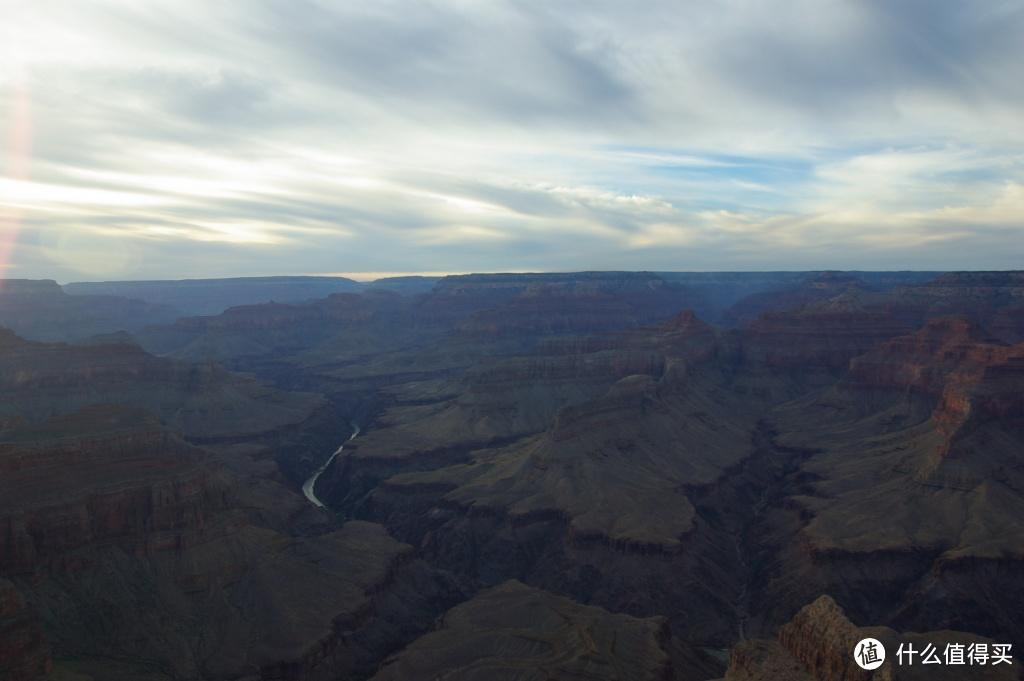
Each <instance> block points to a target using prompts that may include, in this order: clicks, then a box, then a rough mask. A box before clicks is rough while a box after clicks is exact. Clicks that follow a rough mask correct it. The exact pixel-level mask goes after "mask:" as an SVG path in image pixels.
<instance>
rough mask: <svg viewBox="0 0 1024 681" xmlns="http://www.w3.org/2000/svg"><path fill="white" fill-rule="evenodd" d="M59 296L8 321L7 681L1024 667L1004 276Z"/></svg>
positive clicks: (4, 387)
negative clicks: (979, 644) (909, 653)
mask: <svg viewBox="0 0 1024 681" xmlns="http://www.w3.org/2000/svg"><path fill="white" fill-rule="evenodd" d="M225 282H226V283H225ZM55 287H56V284H53V285H50V284H49V283H45V282H42V283H26V282H17V283H14V284H11V283H10V282H8V284H7V285H5V287H4V288H2V289H0V313H4V314H7V315H8V316H7V317H4V316H3V315H0V323H3V324H6V325H7V326H9V327H11V329H10V330H6V329H3V330H0V395H3V399H2V400H0V670H2V674H0V676H3V678H10V679H12V680H16V681H21V680H22V679H26V680H28V679H47V678H49V679H54V680H56V679H69V680H70V679H75V680H78V681H89V680H90V679H91V680H92V681H106V680H107V679H113V680H120V679H125V680H127V679H146V680H147V681H170V680H171V679H174V680H178V679H188V680H199V679H211V680H212V679H254V680H255V679H267V680H269V679H275V680H280V681H284V680H289V681H290V680H295V681H299V680H307V679H308V680H311V681H312V680H317V681H319V680H321V679H322V680H325V681H326V680H328V679H371V678H372V679H375V680H377V681H389V680H391V679H417V678H423V679H433V678H450V679H467V680H468V679H509V680H512V679H538V680H540V679H548V678H574V679H575V678H578V679H594V680H595V681H596V680H603V679H685V680H689V679H694V680H697V679H719V678H724V679H726V680H727V681H760V680H762V679H763V680H765V681H766V680H767V679H780V680H783V681H785V680H787V679H792V680H793V681H796V680H798V679H823V680H825V681H833V680H835V681H839V680H840V679H860V678H864V679H870V678H877V679H883V678H907V679H915V678H926V677H924V676H920V675H918V676H915V675H914V673H915V671H914V670H905V669H901V668H897V667H895V666H894V665H893V664H892V663H891V662H890V663H887V664H886V666H885V667H883V668H882V669H880V670H879V671H877V672H875V673H874V674H875V675H874V676H871V675H870V673H869V672H864V673H861V672H862V671H863V670H860V669H859V668H857V667H856V666H855V665H854V662H853V649H852V645H853V643H856V641H857V640H859V638H863V637H864V635H872V636H873V637H874V638H877V639H879V640H881V641H883V642H884V643H885V644H886V647H887V648H888V647H889V646H890V644H892V645H898V644H899V642H902V641H913V642H916V643H918V644H920V643H926V642H933V643H936V645H937V644H938V643H939V642H942V643H945V642H949V641H962V642H965V643H970V642H976V641H988V642H993V643H1003V644H1012V645H1013V650H1014V652H1015V654H1016V653H1019V650H1020V646H1024V615H1022V613H1024V586H1022V582H1021V579H1020V575H1022V574H1024V551H1022V548H1024V522H1022V520H1021V519H1022V518H1024V458H1022V457H1024V455H1022V453H1024V397H1022V396H1024V274H1022V273H1020V272H953V273H898V272H897V273H880V272H879V273H867V272H864V273H862V272H846V273H837V272H807V273H651V272H583V273H572V274H477V275H460V276H449V277H443V278H436V279H413V280H383V281H381V282H380V283H379V284H378V283H376V282H374V283H370V284H356V283H355V282H350V281H348V280H339V281H324V280H321V279H319V278H318V279H305V278H296V279H295V280H287V281H269V280H257V281H253V282H244V281H243V282H239V281H235V280H207V281H204V280H194V281H192V282H187V283H182V282H155V283H154V282H126V283H117V282H115V283H113V284H95V285H92V284H78V285H74V286H69V287H65V289H64V290H62V289H60V288H59V287H57V288H56V289H55ZM281 292H284V294H283V295H282V293H281ZM288 292H290V293H288ZM33 296H36V297H42V298H41V299H46V300H58V301H60V302H59V306H63V307H54V308H45V309H48V310H51V309H52V310H53V312H52V313H48V314H47V315H40V316H39V318H38V319H39V320H38V321H33V320H32V319H31V315H28V313H27V312H22V311H24V310H31V309H32V302H31V301H32V300H34V298H33ZM121 296H123V297H121ZM147 296H148V298H147ZM271 296H273V297H271ZM288 296H291V297H288ZM306 296H308V298H307V297H306ZM204 300H206V301H207V303H208V305H209V307H207V308H205V309H201V310H199V311H198V312H194V313H193V314H191V315H189V314H187V313H182V310H181V308H182V307H188V306H189V305H192V306H193V307H194V306H196V305H200V303H201V301H204ZM112 301H113V302H112ZM123 301H130V302H123ZM190 301H191V302H190ZM236 301H237V302H238V304H237V305H235V306H233V307H229V308H227V309H223V310H220V309H217V308H218V307H220V306H221V305H222V304H227V303H233V302H236ZM207 303H204V304H207ZM54 304H55V305H56V303H54ZM111 306H114V307H113V309H116V310H119V312H118V313H117V314H113V313H111V312H110V310H111V309H112V307H111ZM118 306H122V307H118ZM65 308H66V309H67V310H69V311H68V312H64V310H65ZM5 310H10V312H6V313H5V312H4V311H5ZM126 311H127V312H126ZM122 313H123V314H122ZM124 315H127V316H128V317H131V318H132V322H131V323H126V321H125V316H124ZM8 319H14V320H15V321H18V320H19V319H20V323H10V322H8ZM65 320H66V321H65ZM83 320H84V321H83ZM353 433H355V435H354V436H353ZM350 436H351V439H349V438H350ZM341 445H344V446H343V447H341ZM304 484H305V485H306V489H304ZM320 504H322V506H321V505H320ZM853 622H856V623H857V625H854V624H853ZM915 632H917V633H915ZM892 654H893V653H892V652H890V655H892ZM1018 665H1019V663H1018V662H1017V660H1016V659H1015V660H1014V664H1013V665H1003V666H1000V667H991V668H988V669H985V670H982V671H980V672H979V677H978V678H985V679H988V678H991V679H1011V678H1019V676H1018V674H1019V669H1020V667H1019V666H1018ZM948 671H949V670H946V671H945V672H943V673H946V672H948ZM918 674H919V672H918ZM927 678H946V677H944V676H935V677H927ZM949 678H958V677H954V676H950V677H949Z"/></svg>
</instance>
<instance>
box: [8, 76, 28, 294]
mask: <svg viewBox="0 0 1024 681" xmlns="http://www.w3.org/2000/svg"><path fill="white" fill-rule="evenodd" d="M7 120H8V130H7V135H6V138H7V139H6V145H5V149H6V153H5V154H4V156H5V158H4V177H7V178H9V179H13V180H25V179H28V174H29V165H30V163H31V159H32V103H31V98H30V96H29V88H28V83H27V82H26V80H25V79H24V78H19V79H18V80H17V81H15V82H14V84H13V86H12V87H11V91H10V100H9V101H8V116H7ZM20 224H21V210H20V209H19V208H18V207H16V206H12V205H2V204H0V291H2V290H3V285H4V279H5V278H6V276H7V270H8V269H9V268H10V264H11V255H12V254H13V252H14V247H15V243H16V242H17V238H18V229H19V227H20Z"/></svg>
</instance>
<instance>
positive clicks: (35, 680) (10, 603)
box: [0, 578, 53, 681]
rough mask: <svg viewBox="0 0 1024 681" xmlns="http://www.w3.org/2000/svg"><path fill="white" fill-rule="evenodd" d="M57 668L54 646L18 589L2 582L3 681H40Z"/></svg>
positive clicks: (0, 653)
mask: <svg viewBox="0 0 1024 681" xmlns="http://www.w3.org/2000/svg"><path fill="white" fill-rule="evenodd" d="M52 668H53V661H52V660H51V659H50V646H49V644H48V643H47V642H46V639H45V638H44V637H43V632H42V631H41V630H40V628H39V623H38V622H37V621H36V618H35V616H34V615H33V613H32V612H31V611H30V610H29V609H28V607H27V606H26V605H25V599H24V598H22V595H21V593H19V592H18V590H17V589H16V588H15V586H14V585H13V584H12V583H11V582H9V581H8V580H6V579H2V578H0V678H3V679H5V681H40V680H41V679H43V678H45V677H46V676H47V674H49V672H50V671H51V669H52Z"/></svg>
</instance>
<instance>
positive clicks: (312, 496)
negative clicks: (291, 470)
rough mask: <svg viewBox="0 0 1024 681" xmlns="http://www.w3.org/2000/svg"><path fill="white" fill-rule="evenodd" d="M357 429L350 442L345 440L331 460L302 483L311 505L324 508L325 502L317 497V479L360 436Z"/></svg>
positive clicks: (303, 490) (357, 427)
mask: <svg viewBox="0 0 1024 681" xmlns="http://www.w3.org/2000/svg"><path fill="white" fill-rule="evenodd" d="M355 428H356V429H355V430H354V431H353V432H352V434H351V435H350V436H349V438H348V440H345V442H343V443H341V444H340V445H338V448H337V449H336V450H334V453H333V454H331V456H330V458H328V459H327V461H325V462H324V465H323V466H320V468H318V469H316V473H313V475H311V476H309V480H306V482H304V483H302V493H303V494H305V495H306V498H307V499H309V503H311V504H313V505H314V506H319V507H320V508H324V502H322V501H320V498H319V497H318V496H317V495H316V481H317V479H318V478H319V477H320V476H321V475H322V474H323V472H324V471H325V470H327V467H328V466H330V465H331V462H333V461H334V457H336V456H338V454H341V450H343V449H345V444H346V443H348V442H349V440H352V438H354V437H355V436H356V435H359V426H356V427H355Z"/></svg>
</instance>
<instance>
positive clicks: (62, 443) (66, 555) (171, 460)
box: [0, 406, 226, 574]
mask: <svg viewBox="0 0 1024 681" xmlns="http://www.w3.org/2000/svg"><path fill="white" fill-rule="evenodd" d="M0 439H3V440H6V442H0V472H2V481H0V488H2V490H3V493H2V495H0V527H3V530H4V531H3V532H0V573H5V574H37V573H41V572H43V571H45V570H47V569H50V568H59V569H67V570H74V569H76V568H77V567H78V566H77V565H76V564H75V557H74V556H75V551H76V550H77V549H79V548H81V547H86V546H92V545H96V544H104V543H108V544H112V545H117V546H118V547H119V548H121V549H122V550H123V551H125V552H126V553H129V554H137V555H146V554H148V553H151V552H153V551H155V550H159V549H160V548H166V547H175V548H181V547H183V546H185V545H187V544H189V543H190V542H194V541H195V540H196V534H197V532H198V531H199V530H200V529H201V528H202V527H203V525H204V524H205V521H206V518H207V516H208V514H210V513H211V512H216V511H218V510H221V509H223V508H224V506H225V496H226V489H225V488H226V481H225V480H224V479H222V478H221V477H220V476H218V473H217V471H216V470H215V469H214V468H213V467H212V466H211V465H210V462H209V460H208V457H207V456H206V455H205V454H204V453H203V452H202V451H201V450H198V449H196V448H195V447H191V446H189V445H187V444H186V443H184V442H183V441H181V440H180V439H178V438H176V437H175V436H174V435H173V434H171V433H170V432H168V431H166V430H164V429H163V428H161V427H160V425H159V424H158V422H157V421H156V419H155V418H154V417H152V416H151V415H149V414H148V413H146V412H143V411H141V410H137V409H127V408H120V407H114V406H99V407H91V408H87V409H84V410H82V411H79V412H76V413H73V414H70V415H65V416H61V417H56V418H54V419H50V420H48V421H45V422H43V423H40V424H37V425H35V426H32V427H28V428H21V429H16V430H13V431H9V432H8V433H6V434H5V435H4V437H3V438H0Z"/></svg>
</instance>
